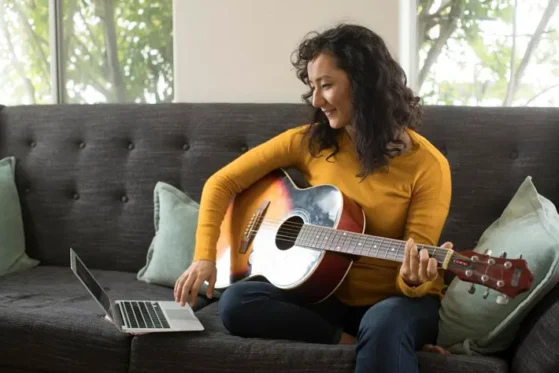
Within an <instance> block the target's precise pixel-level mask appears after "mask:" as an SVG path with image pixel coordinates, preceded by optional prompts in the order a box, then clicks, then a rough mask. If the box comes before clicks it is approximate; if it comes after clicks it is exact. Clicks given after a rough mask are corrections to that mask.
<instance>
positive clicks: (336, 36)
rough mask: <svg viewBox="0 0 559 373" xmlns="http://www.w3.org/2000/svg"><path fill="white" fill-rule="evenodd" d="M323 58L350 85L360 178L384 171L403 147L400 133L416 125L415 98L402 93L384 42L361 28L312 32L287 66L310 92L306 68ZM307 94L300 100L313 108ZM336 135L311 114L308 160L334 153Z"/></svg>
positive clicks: (318, 113)
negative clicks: (333, 62) (330, 60)
mask: <svg viewBox="0 0 559 373" xmlns="http://www.w3.org/2000/svg"><path fill="white" fill-rule="evenodd" d="M322 53H328V54H330V55H331V56H333V57H334V58H335V60H336V64H337V67H338V68H339V69H342V70H343V71H344V72H345V73H346V74H347V75H348V79H349V81H350V84H351V96H352V104H353V113H354V118H353V123H352V124H353V126H354V130H355V139H354V141H355V146H356V151H357V154H358V155H359V159H360V163H361V166H362V170H361V172H360V174H359V175H358V176H361V177H365V176H366V175H368V174H371V173H372V172H373V171H375V170H377V169H379V168H382V167H384V166H386V165H387V163H388V158H390V157H394V156H397V155H399V154H400V153H401V152H402V151H403V150H404V143H403V142H402V141H401V140H399V134H400V132H401V130H402V129H403V128H411V129H416V128H417V127H419V126H420V125H421V119H422V118H421V117H422V109H421V106H420V103H419V97H416V96H415V95H414V94H413V92H412V90H411V89H409V88H408V87H407V80H406V74H405V72H404V70H403V69H402V67H401V66H400V65H399V64H398V63H397V62H396V61H395V60H394V59H393V58H392V56H391V55H390V52H389V50H388V48H387V46H386V44H385V42H384V40H383V39H382V38H381V37H380V36H379V35H377V34H376V33H374V32H373V31H371V30H369V29H368V28H366V27H363V26H359V25H348V24H340V25H338V26H336V27H334V28H331V29H328V30H326V31H324V32H322V33H317V32H316V31H315V32H311V33H309V34H308V35H307V36H306V37H305V39H304V40H303V41H302V42H301V44H300V45H299V47H298V48H297V49H296V50H295V51H294V52H293V56H292V57H293V58H292V64H293V66H294V67H295V68H296V71H297V77H298V78H299V79H300V80H301V81H302V82H303V83H304V84H306V85H308V86H310V82H309V76H308V72H307V65H308V63H309V62H310V61H312V60H314V59H315V58H316V57H317V56H318V55H319V54H322ZM312 95H313V92H312V89H311V90H310V91H309V92H307V93H305V94H303V95H302V99H303V101H305V102H306V103H307V104H309V105H312V103H311V100H310V98H311V97H312ZM339 132H340V129H333V128H332V127H330V125H329V124H328V118H327V117H326V115H325V114H324V113H323V112H322V110H321V109H320V108H316V109H315V110H314V114H313V118H312V124H311V125H310V126H309V127H308V129H307V131H306V134H307V135H310V137H309V139H310V141H309V150H310V152H311V154H312V155H313V156H317V154H318V153H319V152H320V151H322V150H324V149H327V148H332V149H333V152H332V153H331V154H330V155H329V156H328V157H327V159H328V158H329V157H331V156H333V155H334V154H336V153H337V152H338V151H339V146H338V142H337V138H338V135H339Z"/></svg>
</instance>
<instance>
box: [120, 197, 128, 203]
mask: <svg viewBox="0 0 559 373" xmlns="http://www.w3.org/2000/svg"><path fill="white" fill-rule="evenodd" d="M120 200H121V201H122V202H124V203H126V202H128V197H126V196H122V197H121V198H120Z"/></svg>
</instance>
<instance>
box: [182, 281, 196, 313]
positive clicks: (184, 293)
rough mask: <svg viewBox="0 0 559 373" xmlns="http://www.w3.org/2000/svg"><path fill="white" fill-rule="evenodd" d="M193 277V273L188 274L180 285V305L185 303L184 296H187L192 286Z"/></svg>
mask: <svg viewBox="0 0 559 373" xmlns="http://www.w3.org/2000/svg"><path fill="white" fill-rule="evenodd" d="M195 277H196V276H194V275H193V274H189V275H188V278H187V279H186V281H185V283H184V285H183V287H182V290H181V291H182V292H181V295H180V304H181V306H184V305H185V304H186V298H187V297H188V295H189V294H190V289H191V288H192V284H193V283H194V280H195Z"/></svg>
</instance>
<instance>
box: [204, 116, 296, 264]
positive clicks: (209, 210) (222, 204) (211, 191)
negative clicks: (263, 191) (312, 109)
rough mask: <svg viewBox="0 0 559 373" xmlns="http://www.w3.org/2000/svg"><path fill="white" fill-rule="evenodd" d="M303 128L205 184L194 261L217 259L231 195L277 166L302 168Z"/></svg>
mask: <svg viewBox="0 0 559 373" xmlns="http://www.w3.org/2000/svg"><path fill="white" fill-rule="evenodd" d="M300 132H301V127H297V128H295V129H290V130H288V131H285V132H283V133H281V134H279V135H277V136H276V137H274V138H272V139H270V140H268V141H267V142H265V143H262V144H260V145H259V146H257V147H255V148H253V149H251V150H249V151H248V152H246V153H245V154H243V155H241V156H240V157H238V158H237V159H235V160H234V161H233V162H231V163H229V164H228V165H226V166H225V167H223V168H222V169H220V170H219V171H217V172H216V173H215V174H213V175H212V176H211V177H210V178H209V179H208V180H207V181H206V183H205V185H204V188H203V190H202V196H201V200H200V211H199V214H198V225H197V230H196V247H195V252H194V260H200V259H207V260H212V261H214V262H215V260H216V250H217V247H216V245H217V241H218V239H219V235H220V228H221V223H222V222H223V219H224V217H225V212H226V210H227V207H228V205H229V202H230V200H231V198H232V197H233V196H234V195H236V194H238V193H240V192H242V191H243V190H245V189H246V188H248V187H249V186H251V185H252V184H253V183H255V182H256V181H257V180H259V179H261V178H262V177H264V176H265V175H266V174H268V173H270V172H271V171H273V170H275V169H277V168H288V167H295V168H300V166H301V165H302V164H303V161H302V157H303V152H302V151H301V149H302V146H301V145H302V144H301V139H302V136H301V135H300Z"/></svg>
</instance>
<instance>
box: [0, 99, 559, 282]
mask: <svg viewBox="0 0 559 373" xmlns="http://www.w3.org/2000/svg"><path fill="white" fill-rule="evenodd" d="M308 119H309V116H308V111H307V109H306V108H305V107H304V106H302V105H296V104H187V103H181V104H157V105H134V104H111V105H92V106H91V105H89V106H84V105H46V106H19V107H4V108H2V109H1V111H0V158H3V157H6V156H15V157H16V158H17V160H18V166H17V172H16V179H17V185H18V189H19V193H20V199H21V204H22V211H23V216H24V222H25V230H26V239H27V244H28V252H29V254H30V255H31V256H32V257H35V258H38V259H40V260H41V261H42V262H43V263H44V264H53V265H64V266H66V265H68V248H69V247H74V248H77V249H79V250H80V253H82V254H81V255H82V256H83V257H84V259H85V260H86V262H87V263H89V264H90V265H91V267H93V268H103V269H114V270H127V271H137V270H138V269H139V268H140V267H141V266H142V265H143V264H144V263H145V255H146V251H147V248H148V246H149V244H150V242H151V239H152V237H153V233H154V225H153V188H154V186H155V184H156V183H157V182H158V181H164V182H167V183H170V184H173V185H175V186H177V187H179V188H181V189H182V190H184V191H186V192H187V193H188V194H189V195H190V196H192V197H193V198H194V199H196V200H199V198H200V194H201V191H202V188H203V185H204V182H205V180H206V179H207V178H208V177H209V176H210V175H211V174H212V173H213V172H215V171H216V170H218V169H219V168H220V167H222V166H224V165H225V164H226V163H228V162H230V161H231V160H233V159H234V158H235V157H237V156H239V155H240V154H241V153H242V152H245V151H247V149H249V148H251V147H253V146H255V145H257V144H260V143H261V142H263V141H265V140H267V139H269V138H270V137H272V136H274V135H275V134H278V133H279V132H281V131H283V130H285V129H287V128H289V127H292V126H296V125H299V124H302V123H305V122H306V121H307V120H308ZM420 132H421V133H422V134H423V135H424V136H426V137H427V138H428V139H430V140H431V141H432V142H433V143H434V144H435V145H436V146H437V147H438V148H439V149H441V151H442V152H443V153H444V154H445V155H446V156H447V157H448V159H449V161H450V164H451V168H452V174H453V196H452V198H453V199H452V206H451V212H450V215H449V218H448V221H447V225H446V227H445V230H444V232H443V237H442V238H441V240H451V241H453V242H454V243H455V245H456V248H457V249H470V248H472V247H473V245H475V241H476V239H477V238H478V237H479V236H480V235H481V233H482V232H483V230H484V229H485V228H486V227H487V226H488V225H489V224H491V222H492V221H493V220H495V219H496V218H497V217H498V216H499V215H500V213H501V212H502V210H503V208H504V207H505V206H506V204H507V203H508V201H509V200H510V198H511V196H512V195H513V194H514V192H515V191H516V189H517V188H518V186H519V185H520V183H521V182H522V180H523V179H524V178H525V177H526V176H527V175H531V176H532V177H533V181H534V183H535V185H536V187H537V188H538V190H539V191H540V193H541V194H543V195H544V196H546V197H547V198H549V199H551V200H552V201H553V202H554V203H555V204H559V146H558V143H559V109H553V108H547V109H541V108H538V109H534V108H506V109H505V108H480V107H475V108H474V107H469V108H468V107H426V108H425V124H424V126H423V128H422V129H421V130H420Z"/></svg>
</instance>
